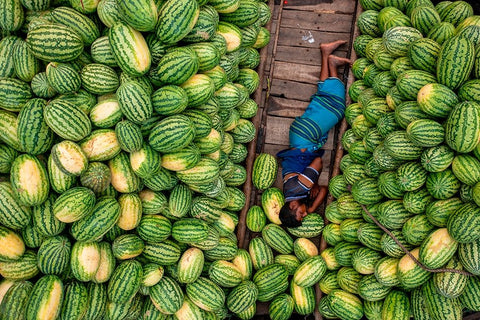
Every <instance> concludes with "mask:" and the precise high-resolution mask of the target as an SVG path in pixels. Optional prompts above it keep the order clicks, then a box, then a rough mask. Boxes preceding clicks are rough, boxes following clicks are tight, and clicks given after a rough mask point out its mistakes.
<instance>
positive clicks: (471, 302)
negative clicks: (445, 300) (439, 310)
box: [460, 277, 480, 310]
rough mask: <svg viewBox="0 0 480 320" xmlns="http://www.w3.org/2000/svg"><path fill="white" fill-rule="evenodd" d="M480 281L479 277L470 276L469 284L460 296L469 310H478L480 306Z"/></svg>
mask: <svg viewBox="0 0 480 320" xmlns="http://www.w3.org/2000/svg"><path fill="white" fill-rule="evenodd" d="M479 285H480V282H479V281H478V277H468V278H467V284H466V286H465V288H464V291H463V294H462V295H461V296H460V302H461V303H462V305H463V306H465V307H466V308H468V309H469V310H478V309H479V307H480V303H479V302H480V301H479V295H478V291H477V290H478V288H479Z"/></svg>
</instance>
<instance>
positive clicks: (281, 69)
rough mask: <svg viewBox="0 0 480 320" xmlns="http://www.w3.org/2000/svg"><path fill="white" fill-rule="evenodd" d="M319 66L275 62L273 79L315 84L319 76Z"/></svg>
mask: <svg viewBox="0 0 480 320" xmlns="http://www.w3.org/2000/svg"><path fill="white" fill-rule="evenodd" d="M320 69H321V67H320V66H319V65H316V66H309V65H305V64H299V63H289V62H281V61H275V63H274V69H273V70H274V71H273V78H274V79H282V80H292V81H298V82H306V83H316V82H317V81H318V78H319V76H320Z"/></svg>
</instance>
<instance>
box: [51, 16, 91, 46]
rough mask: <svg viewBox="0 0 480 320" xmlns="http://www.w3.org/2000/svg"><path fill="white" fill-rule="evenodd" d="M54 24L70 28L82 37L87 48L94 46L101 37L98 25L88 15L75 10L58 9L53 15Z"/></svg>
mask: <svg viewBox="0 0 480 320" xmlns="http://www.w3.org/2000/svg"><path fill="white" fill-rule="evenodd" d="M51 18H52V19H53V21H54V22H56V23H59V24H62V25H65V26H68V27H70V28H71V29H72V30H73V31H75V32H76V33H77V34H78V35H80V37H81V39H82V41H83V43H84V44H85V45H86V46H89V45H91V44H92V42H93V41H94V40H95V39H97V38H98V37H99V35H100V31H99V30H98V27H97V25H96V24H95V23H94V22H93V21H92V20H91V19H90V18H89V17H88V16H86V15H84V14H82V13H80V12H78V11H77V10H75V9H73V8H68V7H57V8H55V9H54V10H53V11H52V13H51Z"/></svg>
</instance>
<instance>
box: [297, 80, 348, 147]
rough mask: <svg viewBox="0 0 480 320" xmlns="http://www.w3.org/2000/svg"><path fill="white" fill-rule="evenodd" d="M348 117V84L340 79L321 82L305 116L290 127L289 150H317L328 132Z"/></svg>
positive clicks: (325, 139) (324, 140) (323, 142)
mask: <svg viewBox="0 0 480 320" xmlns="http://www.w3.org/2000/svg"><path fill="white" fill-rule="evenodd" d="M344 114H345V85H344V84H343V82H342V81H340V79H338V78H328V79H326V80H325V81H320V82H318V88H317V92H316V93H315V94H314V95H313V96H312V98H311V101H310V104H309V105H308V107H307V110H305V113H304V114H303V115H301V116H300V117H297V118H295V120H294V121H293V123H292V124H291V125H290V132H289V140H290V147H291V148H297V149H307V150H309V151H315V150H318V149H319V148H321V147H322V146H323V145H324V144H325V142H326V141H327V138H328V131H329V130H330V129H331V128H333V127H334V126H335V125H336V124H337V123H338V122H339V121H340V120H342V118H343V116H344Z"/></svg>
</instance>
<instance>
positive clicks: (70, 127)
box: [43, 99, 91, 141]
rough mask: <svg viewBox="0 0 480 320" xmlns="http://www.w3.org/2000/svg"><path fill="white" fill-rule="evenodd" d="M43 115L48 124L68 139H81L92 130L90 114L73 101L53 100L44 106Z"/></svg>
mask: <svg viewBox="0 0 480 320" xmlns="http://www.w3.org/2000/svg"><path fill="white" fill-rule="evenodd" d="M43 116H44V119H45V122H46V123H47V125H48V126H49V127H50V128H51V129H52V130H53V131H54V132H55V133H56V134H57V135H59V136H60V137H62V138H64V139H67V140H72V141H78V140H81V139H83V138H84V137H86V136H87V135H88V134H89V133H90V131H91V123H90V119H89V118H88V116H87V115H86V114H85V113H84V112H83V111H81V110H80V109H78V108H77V107H76V106H75V105H74V104H73V103H71V102H67V101H62V100H58V99H55V100H52V101H50V102H49V103H48V104H47V105H46V107H45V108H44V112H43Z"/></svg>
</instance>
